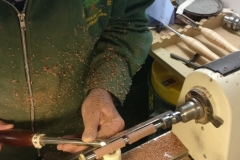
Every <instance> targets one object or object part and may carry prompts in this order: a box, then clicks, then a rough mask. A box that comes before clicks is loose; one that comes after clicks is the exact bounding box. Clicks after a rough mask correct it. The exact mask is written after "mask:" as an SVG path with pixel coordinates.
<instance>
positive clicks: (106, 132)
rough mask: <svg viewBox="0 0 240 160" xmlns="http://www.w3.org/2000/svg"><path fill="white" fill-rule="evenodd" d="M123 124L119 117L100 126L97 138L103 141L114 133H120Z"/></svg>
mask: <svg viewBox="0 0 240 160" xmlns="http://www.w3.org/2000/svg"><path fill="white" fill-rule="evenodd" d="M124 126H125V123H124V121H123V119H122V118H121V117H120V116H119V117H117V118H116V119H114V120H112V121H111V122H109V123H106V124H105V125H103V126H101V128H100V130H99V131H98V135H97V138H99V139H104V138H108V137H111V136H113V135H115V134H116V133H118V132H120V131H122V130H123V129H124Z"/></svg>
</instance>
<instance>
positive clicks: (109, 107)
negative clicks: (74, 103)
mask: <svg viewBox="0 0 240 160" xmlns="http://www.w3.org/2000/svg"><path fill="white" fill-rule="evenodd" d="M82 117H83V122H84V126H85V130H84V132H83V135H82V140H83V141H84V142H92V141H94V140H95V139H104V138H108V137H111V136H113V135H115V134H116V133H118V132H120V131H122V130H123V129H124V126H125V124H124V121H123V119H122V117H121V116H120V115H119V113H118V112H117V110H116V108H115V106H114V104H113V100H112V97H111V95H110V93H109V92H108V91H106V90H103V89H100V88H97V89H92V90H91V91H90V93H89V95H88V96H87V97H86V99H85V100H84V102H83V105H82ZM85 148H86V146H75V145H71V144H64V145H63V144H59V145H58V146H57V149H58V150H62V151H65V152H71V153H74V152H78V151H81V150H83V149H85Z"/></svg>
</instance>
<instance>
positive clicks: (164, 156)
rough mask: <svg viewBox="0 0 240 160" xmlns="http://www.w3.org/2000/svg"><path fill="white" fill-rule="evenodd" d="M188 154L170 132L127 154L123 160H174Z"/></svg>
mask: <svg viewBox="0 0 240 160" xmlns="http://www.w3.org/2000/svg"><path fill="white" fill-rule="evenodd" d="M187 152H188V150H187V148H186V147H185V146H184V145H183V144H182V143H181V142H180V140H179V139H178V138H177V137H176V135H175V134H173V133H172V132H168V133H166V134H164V135H161V136H160V137H158V138H155V139H153V140H151V141H149V142H147V143H144V144H143V145H141V146H140V147H137V148H134V149H132V150H130V151H129V152H126V153H125V154H123V156H122V160H140V159H144V160H172V159H176V158H178V157H180V156H182V155H184V154H186V153H187Z"/></svg>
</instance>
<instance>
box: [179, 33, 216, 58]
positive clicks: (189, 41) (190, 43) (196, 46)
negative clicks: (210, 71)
mask: <svg viewBox="0 0 240 160" xmlns="http://www.w3.org/2000/svg"><path fill="white" fill-rule="evenodd" d="M181 38H182V40H183V42H184V44H185V45H186V46H187V47H188V48H190V49H191V50H193V51H194V52H196V53H198V54H200V55H201V56H203V57H205V58H207V59H209V60H211V61H214V60H216V59H218V58H219V56H217V55H216V54H215V53H213V52H212V51H211V50H210V49H208V48H207V47H206V46H204V45H203V44H202V43H201V42H199V41H198V40H196V39H194V38H192V37H189V36H185V35H182V36H181Z"/></svg>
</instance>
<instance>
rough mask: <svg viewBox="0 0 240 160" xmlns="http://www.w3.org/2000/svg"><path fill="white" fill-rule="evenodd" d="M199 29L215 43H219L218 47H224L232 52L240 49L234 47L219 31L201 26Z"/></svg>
mask: <svg viewBox="0 0 240 160" xmlns="http://www.w3.org/2000/svg"><path fill="white" fill-rule="evenodd" d="M199 30H200V31H201V33H202V35H203V36H204V37H205V38H206V39H207V40H209V41H210V42H212V43H213V44H215V45H217V46H218V47H220V48H222V49H224V50H225V51H228V52H230V53H233V52H236V51H239V49H237V48H236V47H234V46H233V45H232V44H230V43H229V42H228V41H226V40H225V39H224V38H223V37H222V36H220V35H219V34H218V33H216V32H214V31H213V30H211V29H208V28H204V27H199Z"/></svg>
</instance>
